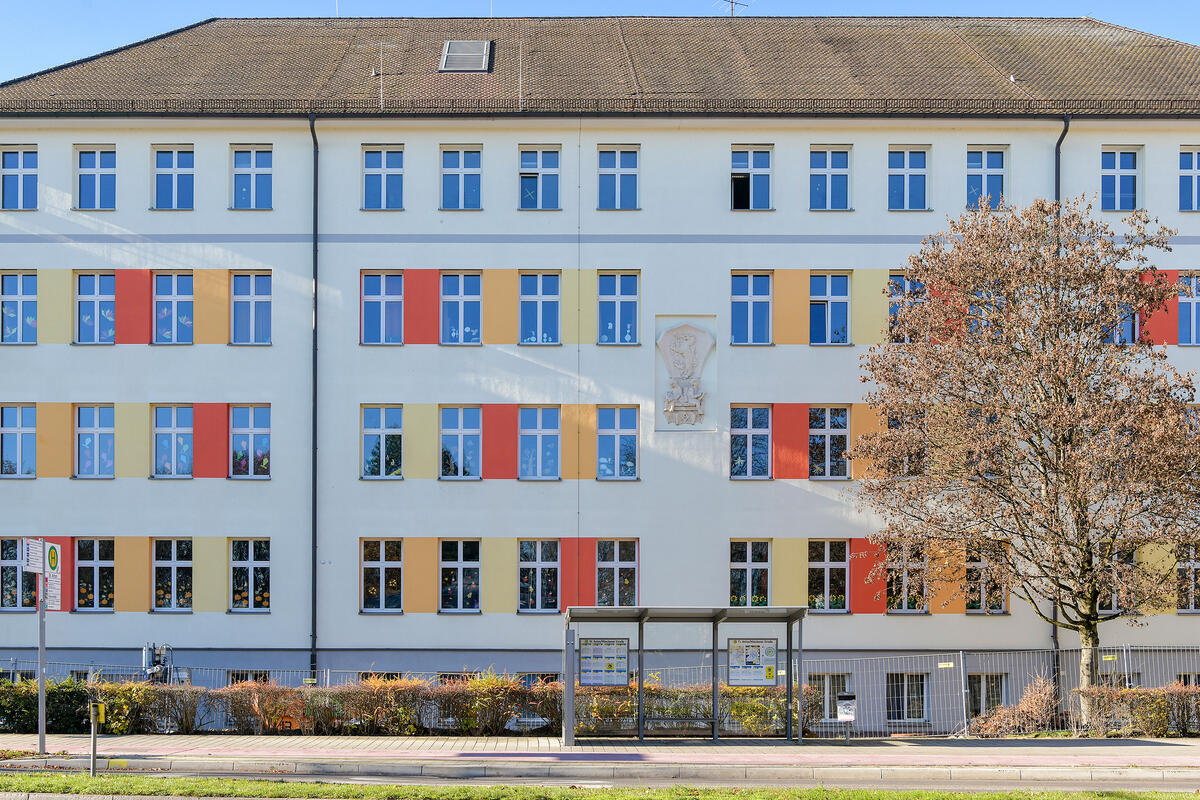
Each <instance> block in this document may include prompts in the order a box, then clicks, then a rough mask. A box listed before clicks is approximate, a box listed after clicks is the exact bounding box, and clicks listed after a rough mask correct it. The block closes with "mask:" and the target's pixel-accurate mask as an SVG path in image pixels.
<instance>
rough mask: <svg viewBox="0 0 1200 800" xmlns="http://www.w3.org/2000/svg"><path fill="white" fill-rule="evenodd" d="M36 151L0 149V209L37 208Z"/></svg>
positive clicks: (27, 148)
mask: <svg viewBox="0 0 1200 800" xmlns="http://www.w3.org/2000/svg"><path fill="white" fill-rule="evenodd" d="M37 158H38V154H37V149H36V148H33V147H0V209H3V210H5V211H16V210H17V209H20V210H22V211H33V210H35V209H36V208H37V189H38V179H37Z"/></svg>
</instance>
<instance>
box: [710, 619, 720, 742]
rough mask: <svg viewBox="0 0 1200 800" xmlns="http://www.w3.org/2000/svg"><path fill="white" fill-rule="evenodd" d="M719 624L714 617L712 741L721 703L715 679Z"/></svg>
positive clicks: (716, 674) (717, 676)
mask: <svg viewBox="0 0 1200 800" xmlns="http://www.w3.org/2000/svg"><path fill="white" fill-rule="evenodd" d="M720 624H721V623H720V622H718V621H717V620H715V619H714V620H713V624H712V726H713V741H714V742H715V741H717V736H718V734H717V725H718V724H719V723H718V714H719V711H720V703H721V698H720V685H719V684H718V682H717V680H718V678H719V675H718V673H717V656H718V655H719V648H720V643H721V640H720V639H719V638H717V627H718V626H719V625H720Z"/></svg>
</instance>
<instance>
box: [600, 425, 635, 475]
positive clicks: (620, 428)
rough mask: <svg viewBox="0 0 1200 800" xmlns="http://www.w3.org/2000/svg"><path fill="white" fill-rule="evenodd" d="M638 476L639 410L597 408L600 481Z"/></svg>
mask: <svg viewBox="0 0 1200 800" xmlns="http://www.w3.org/2000/svg"><path fill="white" fill-rule="evenodd" d="M637 477H638V409H637V407H636V406H621V407H612V406H600V407H599V408H597V409H596V480H598V481H619V480H634V479H636V478H637Z"/></svg>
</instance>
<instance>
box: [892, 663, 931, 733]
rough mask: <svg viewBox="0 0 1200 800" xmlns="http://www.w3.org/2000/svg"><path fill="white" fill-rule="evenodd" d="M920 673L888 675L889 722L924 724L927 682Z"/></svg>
mask: <svg viewBox="0 0 1200 800" xmlns="http://www.w3.org/2000/svg"><path fill="white" fill-rule="evenodd" d="M928 678H929V676H928V675H926V674H924V673H920V672H889V673H888V674H887V679H886V686H887V721H888V722H923V721H925V719H926V712H925V707H926V702H925V701H926V696H927V688H928V687H927V681H928Z"/></svg>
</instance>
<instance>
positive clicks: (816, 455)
mask: <svg viewBox="0 0 1200 800" xmlns="http://www.w3.org/2000/svg"><path fill="white" fill-rule="evenodd" d="M849 441H850V409H849V408H847V407H846V406H809V409H808V477H810V478H848V477H850V470H849V468H848V463H847V460H846V447H847V445H848V443H849Z"/></svg>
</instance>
